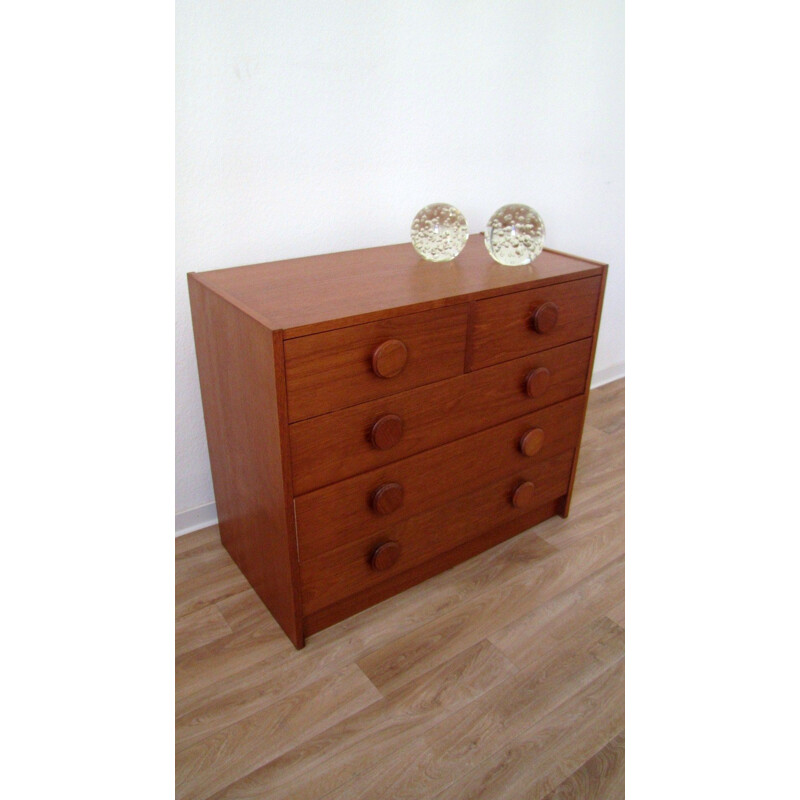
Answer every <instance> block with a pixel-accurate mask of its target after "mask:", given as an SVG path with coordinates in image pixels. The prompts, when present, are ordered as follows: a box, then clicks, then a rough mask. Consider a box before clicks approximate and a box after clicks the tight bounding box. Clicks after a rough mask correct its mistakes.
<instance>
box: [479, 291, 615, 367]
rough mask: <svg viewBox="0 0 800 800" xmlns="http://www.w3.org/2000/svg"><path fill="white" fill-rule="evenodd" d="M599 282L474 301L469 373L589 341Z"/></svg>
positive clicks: (593, 323)
mask: <svg viewBox="0 0 800 800" xmlns="http://www.w3.org/2000/svg"><path fill="white" fill-rule="evenodd" d="M601 281H602V279H601V278H599V277H597V278H584V279H582V280H578V281H570V282H569V283H557V284H553V285H551V286H544V287H542V288H540V289H530V290H528V291H525V292H515V293H513V294H507V295H503V296H501V297H493V298H490V299H488V300H479V301H478V302H477V303H475V310H474V313H473V316H472V329H471V332H470V346H469V358H468V363H469V367H470V369H478V368H479V367H486V366H488V365H490V364H497V363H498V362H500V361H508V360H510V359H512V358H519V356H523V355H526V354H527V353H537V352H539V351H540V350H547V349H549V348H551V347H556V346H558V345H562V344H566V343H567V342H572V341H576V340H577V339H584V338H586V337H587V336H591V335H592V334H593V333H594V326H595V315H596V313H597V302H598V299H599V297H600V286H601Z"/></svg>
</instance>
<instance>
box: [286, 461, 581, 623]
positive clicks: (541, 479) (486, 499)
mask: <svg viewBox="0 0 800 800" xmlns="http://www.w3.org/2000/svg"><path fill="white" fill-rule="evenodd" d="M573 453H574V451H573V450H569V451H566V452H564V453H561V454H559V455H557V456H556V457H554V458H551V459H548V460H547V461H542V462H539V463H538V464H532V465H529V466H527V467H525V468H523V469H520V470H519V471H518V472H517V473H515V474H514V475H512V476H509V477H506V478H503V479H501V480H499V481H496V482H493V483H491V484H488V485H484V486H482V487H480V488H479V489H477V490H475V491H474V492H471V493H470V494H469V495H468V496H466V497H461V498H458V499H456V500H455V501H451V502H450V503H447V504H445V505H443V506H437V507H436V508H434V509H431V510H430V511H427V512H425V513H423V514H419V515H417V516H414V517H411V518H409V519H407V520H403V521H402V522H400V523H398V524H397V525H394V526H392V527H391V528H387V529H385V530H382V531H380V532H378V533H376V534H373V535H371V536H367V537H364V538H361V539H359V540H358V541H355V542H352V543H350V544H346V545H344V546H343V547H339V548H337V549H336V550H332V551H330V552H328V553H325V554H323V555H320V556H317V557H316V558H313V559H311V560H309V561H306V562H304V563H303V564H301V568H300V573H301V582H302V594H303V610H304V613H305V614H306V615H308V614H311V613H313V612H315V611H318V610H319V609H321V608H324V607H325V606H328V605H330V604H331V603H334V602H336V601H338V600H341V599H343V598H345V597H349V596H351V595H354V594H358V592H359V591H363V590H364V589H367V588H369V587H371V586H374V585H376V584H378V583H381V582H382V581H384V580H387V579H390V578H392V577H393V576H394V575H396V574H398V573H400V572H403V571H405V570H407V569H411V568H412V567H415V566H417V565H418V564H422V563H424V562H425V561H428V560H429V559H431V558H433V557H435V556H437V555H439V554H440V553H444V552H447V551H448V550H451V549H452V548H454V547H457V546H458V545H460V544H462V543H463V542H466V541H469V540H470V539H474V538H476V537H478V536H480V534H481V533H483V532H484V531H485V530H486V529H487V527H489V528H491V527H494V526H496V525H500V524H502V523H504V522H506V521H508V520H511V519H514V518H515V517H520V516H523V515H524V514H526V513H528V512H529V511H530V510H531V509H532V508H535V507H536V506H539V505H541V504H543V503H546V502H548V501H552V500H555V499H556V498H558V497H561V496H563V495H564V494H566V492H567V488H568V486H569V475H570V470H571V468H572V457H573ZM526 484H532V485H533V489H532V491H530V493H529V494H528V495H527V496H526V498H525V499H526V502H525V503H524V504H523V503H520V502H519V500H518V502H517V504H516V505H515V504H514V497H515V496H517V498H519V491H518V490H519V487H520V486H524V485H526Z"/></svg>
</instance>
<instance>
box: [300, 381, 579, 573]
mask: <svg viewBox="0 0 800 800" xmlns="http://www.w3.org/2000/svg"><path fill="white" fill-rule="evenodd" d="M583 409H584V398H583V396H579V397H575V398H573V399H571V400H567V401H565V402H563V403H558V404H556V405H553V406H549V407H548V408H545V409H542V410H541V411H538V412H536V413H534V414H528V415H526V416H524V417H518V418H517V419H514V420H511V421H510V422H505V423H503V424H501V425H497V426H495V427H493V428H489V429H487V430H484V431H481V432H480V433H476V434H473V435H472V436H467V437H464V438H463V439H458V440H457V441H455V442H451V443H450V444H446V445H442V446H441V447H437V448H434V449H433V450H428V451H425V452H424V453H418V454H417V455H414V456H411V457H409V458H406V459H403V460H402V461H397V462H395V463H393V464H389V465H386V466H383V467H379V468H378V469H375V470H371V471H370V472H366V473H363V474H361V475H356V476H354V477H352V478H348V479H347V480H344V481H341V482H339V483H335V484H331V485H330V486H326V487H324V488H322V489H317V490H315V491H313V492H309V493H308V494H304V495H301V496H299V497H296V498H295V519H296V522H297V537H298V546H299V554H300V560H301V561H304V560H306V559H308V558H312V557H313V556H316V555H319V554H321V553H324V552H326V551H328V550H332V549H334V548H335V547H340V546H341V545H343V544H347V543H348V542H352V541H354V540H355V539H360V538H362V537H363V536H366V535H367V534H369V533H373V532H377V531H380V530H382V529H384V528H387V527H389V526H391V525H393V524H395V523H396V522H399V521H400V520H402V519H406V518H408V517H412V516H414V515H416V514H420V513H422V512H424V511H427V510H429V509H432V508H434V507H436V506H438V505H441V504H442V503H446V502H447V501H448V500H451V499H454V498H456V497H460V496H463V495H465V494H467V493H469V492H471V491H473V490H475V489H478V488H479V487H480V486H483V485H484V484H486V483H487V482H489V481H492V480H499V479H500V478H501V477H503V476H505V475H510V474H512V473H514V472H516V471H518V470H520V469H523V468H525V467H527V466H528V465H532V464H535V463H538V462H541V461H545V460H547V459H548V458H551V457H553V456H555V455H558V454H559V453H562V452H564V451H565V450H569V449H572V448H575V447H577V444H578V441H579V437H580V428H581V423H582V421H583Z"/></svg>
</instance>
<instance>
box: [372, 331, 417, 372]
mask: <svg viewBox="0 0 800 800" xmlns="http://www.w3.org/2000/svg"><path fill="white" fill-rule="evenodd" d="M406 361H408V348H407V347H406V346H405V345H404V344H403V343H402V342H401V341H400V340H399V339H387V340H386V341H385V342H384V343H383V344H379V345H378V346H377V347H376V348H375V349H374V350H373V351H372V371H373V372H374V373H375V374H376V375H378V376H379V377H381V378H394V376H395V375H399V374H400V373H401V372H402V371H403V367H405V365H406Z"/></svg>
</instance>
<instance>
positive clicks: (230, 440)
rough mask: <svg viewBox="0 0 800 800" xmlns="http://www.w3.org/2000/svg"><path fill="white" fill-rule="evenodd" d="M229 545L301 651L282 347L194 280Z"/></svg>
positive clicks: (215, 469) (211, 438)
mask: <svg viewBox="0 0 800 800" xmlns="http://www.w3.org/2000/svg"><path fill="white" fill-rule="evenodd" d="M189 296H190V299H191V307H192V325H193V328H194V337H195V346H196V351H197V366H198V371H199V375H200V385H201V389H202V395H203V415H204V417H205V425H206V434H207V440H208V454H209V457H210V460H211V472H212V475H213V479H214V496H215V498H216V504H217V514H218V516H219V530H220V535H221V537H222V543H223V544H224V545H225V548H226V549H227V550H228V552H229V553H230V554H231V556H232V557H233V560H234V561H235V562H236V563H237V564H238V566H239V568H240V569H241V571H242V572H243V573H244V575H245V576H246V577H247V580H248V581H249V582H250V583H251V585H252V586H253V588H254V589H255V590H256V592H257V593H258V595H259V597H261V599H262V600H263V601H264V603H265V604H266V605H267V606H268V607H269V609H270V611H271V612H272V613H273V614H274V616H275V619H277V620H278V622H279V623H280V625H281V626H282V627H283V629H284V630H285V631H286V634H287V635H288V636H289V638H291V640H292V641H293V642H294V643H295V644H296V645H297V646H302V643H303V633H302V621H301V620H302V614H301V610H300V602H299V601H300V594H299V581H298V572H297V550H296V547H295V541H294V517H293V507H292V502H291V467H290V464H289V458H290V455H289V442H288V423H287V420H286V390H285V382H284V374H283V353H282V348H283V340H282V338H281V337H280V336H279V335H278V334H276V333H275V332H274V331H270V330H268V329H267V328H265V327H264V326H263V325H261V324H259V323H258V322H256V321H255V320H254V319H252V318H251V317H249V316H247V315H246V314H243V313H242V312H241V311H239V309H237V308H236V307H235V306H232V305H230V304H229V303H226V302H224V301H223V300H222V299H221V298H220V297H219V296H218V295H216V294H214V293H213V292H210V291H208V289H207V288H206V287H205V286H204V285H203V284H202V283H200V282H199V281H197V280H195V279H194V278H193V276H192V275H190V276H189Z"/></svg>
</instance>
